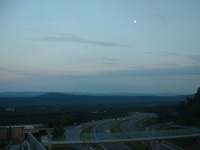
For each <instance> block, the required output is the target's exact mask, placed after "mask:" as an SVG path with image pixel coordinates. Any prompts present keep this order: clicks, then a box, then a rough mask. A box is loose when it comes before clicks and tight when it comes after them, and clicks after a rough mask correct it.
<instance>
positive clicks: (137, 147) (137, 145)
mask: <svg viewBox="0 0 200 150" xmlns="http://www.w3.org/2000/svg"><path fill="white" fill-rule="evenodd" d="M125 121H127V120H121V121H115V122H114V123H113V124H112V125H111V127H110V131H111V132H122V130H121V128H120V124H121V123H123V122H125ZM141 121H142V122H141V123H140V122H139V121H138V123H139V124H140V126H141V128H142V126H145V123H146V121H143V120H141ZM124 136H125V137H127V136H126V135H125V134H124ZM124 144H126V145H127V146H128V147H130V148H131V149H133V150H149V147H148V146H146V145H144V144H142V143H141V142H125V143H124Z"/></svg>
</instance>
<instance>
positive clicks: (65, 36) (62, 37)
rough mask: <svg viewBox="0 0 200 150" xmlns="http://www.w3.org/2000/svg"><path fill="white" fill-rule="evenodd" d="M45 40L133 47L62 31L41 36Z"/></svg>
mask: <svg viewBox="0 0 200 150" xmlns="http://www.w3.org/2000/svg"><path fill="white" fill-rule="evenodd" d="M40 40H43V41H60V42H74V43H83V44H92V45H100V46H110V47H131V46H130V45H126V44H121V43H115V42H108V41H100V40H99V41H98V40H91V39H86V38H83V37H80V36H78V35H75V34H70V33H61V34H59V35H58V34H57V35H53V36H46V37H43V38H40Z"/></svg>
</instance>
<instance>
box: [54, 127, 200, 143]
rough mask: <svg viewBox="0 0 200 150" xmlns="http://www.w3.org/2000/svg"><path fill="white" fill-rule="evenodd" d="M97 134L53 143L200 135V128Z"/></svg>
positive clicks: (120, 140) (107, 141)
mask: <svg viewBox="0 0 200 150" xmlns="http://www.w3.org/2000/svg"><path fill="white" fill-rule="evenodd" d="M95 134H96V138H94V136H93V134H84V135H83V136H82V137H81V139H76V140H68V141H67V140H66V139H59V140H58V139H52V142H51V144H83V143H109V142H125V141H147V140H155V139H174V138H185V137H200V129H177V130H156V131H155V132H154V136H149V135H148V133H147V132H146V131H137V132H128V133H127V132H121V133H95Z"/></svg>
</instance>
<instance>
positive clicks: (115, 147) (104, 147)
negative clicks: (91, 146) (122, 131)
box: [93, 119, 131, 150]
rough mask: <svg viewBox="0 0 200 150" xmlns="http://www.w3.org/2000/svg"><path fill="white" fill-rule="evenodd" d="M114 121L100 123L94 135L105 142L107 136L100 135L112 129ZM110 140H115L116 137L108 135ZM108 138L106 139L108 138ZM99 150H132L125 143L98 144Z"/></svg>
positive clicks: (94, 130)
mask: <svg viewBox="0 0 200 150" xmlns="http://www.w3.org/2000/svg"><path fill="white" fill-rule="evenodd" d="M112 123H113V120H112V119H110V120H107V121H102V122H100V123H98V124H97V125H96V126H95V128H94V129H93V134H94V136H95V138H96V139H99V140H101V139H102V140H103V139H105V136H104V137H102V136H99V135H98V133H106V130H107V129H109V128H110V126H111V125H112ZM106 136H107V137H109V138H112V139H114V138H115V137H114V136H113V135H112V134H111V133H107V135H106ZM107 137H106V138H107ZM98 148H99V149H100V150H131V149H130V148H129V147H128V146H126V145H125V144H123V143H106V144H98Z"/></svg>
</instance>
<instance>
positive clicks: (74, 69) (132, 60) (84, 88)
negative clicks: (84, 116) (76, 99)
mask: <svg viewBox="0 0 200 150" xmlns="http://www.w3.org/2000/svg"><path fill="white" fill-rule="evenodd" d="M134 19H135V20H136V21H137V23H134ZM199 27H200V2H199V0H2V1H0V92H5V91H55V92H97V93H98V92H100V93H101V92H105V93H110V92H116V93H117V92H127V93H194V92H195V91H196V89H197V87H199V86H200V49H199V48H200V29H199Z"/></svg>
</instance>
